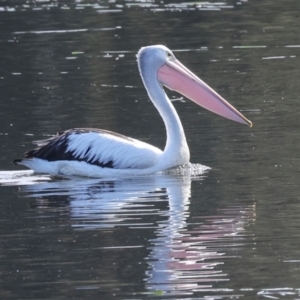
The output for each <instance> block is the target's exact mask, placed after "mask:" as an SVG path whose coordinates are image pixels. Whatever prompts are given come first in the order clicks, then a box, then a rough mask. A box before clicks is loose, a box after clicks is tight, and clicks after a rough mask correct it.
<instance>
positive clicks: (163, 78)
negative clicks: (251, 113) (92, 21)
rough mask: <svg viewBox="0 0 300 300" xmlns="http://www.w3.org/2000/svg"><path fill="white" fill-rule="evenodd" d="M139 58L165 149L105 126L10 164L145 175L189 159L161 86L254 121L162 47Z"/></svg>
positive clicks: (60, 139)
mask: <svg viewBox="0 0 300 300" xmlns="http://www.w3.org/2000/svg"><path fill="white" fill-rule="evenodd" d="M137 58H138V59H137V61H138V66H139V70H140V74H141V77H142V80H143V83H144V85H145V88H146V90H147V92H148V95H149V97H150V99H151V100H152V102H153V104H154V105H155V107H156V108H157V110H158V112H159V113H160V115H161V117H162V119H163V121H164V124H165V127H166V132H167V142H166V146H165V149H164V151H161V150H160V149H158V148H156V147H154V146H152V145H149V144H147V143H144V142H141V141H138V140H135V139H132V138H129V137H126V136H123V135H120V134H117V133H114V132H110V131H107V130H101V129H91V128H88V129H85V128H77V129H71V130H67V131H65V132H62V133H59V134H58V135H56V136H54V137H53V138H50V139H48V140H45V141H40V142H39V143H38V148H36V149H34V150H31V151H28V152H26V153H25V156H24V158H23V159H16V160H14V161H13V162H14V163H15V164H21V165H25V166H27V167H29V168H31V169H33V170H34V171H36V172H42V173H49V174H62V175H79V176H89V177H115V176H128V175H145V174H151V173H155V172H159V171H163V170H166V169H169V168H173V167H176V166H179V165H183V164H186V163H188V162H189V159H190V153H189V148H188V145H187V142H186V138H185V135H184V130H183V127H182V124H181V122H180V119H179V116H178V114H177V112H176V110H175V108H174V106H173V105H172V103H171V101H170V100H169V98H168V97H167V95H166V94H165V91H164V89H163V86H166V87H168V88H169V89H172V90H175V91H178V92H179V93H181V94H182V95H184V96H186V97H187V98H189V99H190V100H192V101H194V102H195V103H197V104H198V105H201V106H203V107H205V108H206V109H208V110H211V111H213V112H215V113H217V114H219V115H222V116H224V117H226V118H228V119H231V120H234V121H237V122H240V123H243V124H248V125H250V126H251V125H252V123H251V122H250V121H249V120H247V119H246V118H245V117H244V116H243V115H242V114H241V113H240V112H238V111H237V110H236V109H235V108H234V107H233V106H232V105H230V104H229V103H228V102H227V101H225V100H224V99H223V98H222V97H221V96H220V95H218V94H217V93H216V92H215V91H214V90H212V89H211V88H210V87H209V86H208V85H206V84H205V83H204V82H203V81H201V80H200V79H199V78H198V77H197V76H196V75H195V74H193V73H192V72H191V71H190V70H188V69H187V68H186V67H184V66H183V65H182V64H181V63H180V62H179V61H178V60H177V59H176V58H175V56H174V54H173V53H172V52H171V51H170V50H169V49H168V48H166V47H165V46H161V45H156V46H149V47H144V48H141V50H140V51H139V53H138V55H137Z"/></svg>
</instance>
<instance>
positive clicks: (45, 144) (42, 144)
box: [13, 128, 131, 168]
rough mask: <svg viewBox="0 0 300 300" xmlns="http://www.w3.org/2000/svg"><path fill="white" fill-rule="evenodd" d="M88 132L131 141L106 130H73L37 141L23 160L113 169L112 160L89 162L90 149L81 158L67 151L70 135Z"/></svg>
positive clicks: (16, 161) (15, 161)
mask: <svg viewBox="0 0 300 300" xmlns="http://www.w3.org/2000/svg"><path fill="white" fill-rule="evenodd" d="M89 132H97V133H102V134H103V133H108V134H112V135H115V136H118V137H120V138H124V139H127V140H131V139H130V138H128V137H126V136H124V135H121V134H118V133H115V132H111V131H108V130H102V129H94V128H75V129H69V130H67V131H63V132H58V133H57V135H56V136H54V137H51V138H49V139H46V140H43V141H38V142H36V143H38V144H39V147H38V148H35V149H33V150H30V151H27V152H26V153H25V154H24V157H25V158H29V159H30V158H40V159H45V160H47V161H57V160H76V161H85V162H87V163H89V164H92V165H96V166H99V167H102V168H114V162H113V161H112V160H110V161H108V162H106V163H102V162H99V161H91V160H88V158H87V157H88V153H89V151H90V150H91V148H90V147H88V149H87V150H86V153H85V155H84V157H83V158H79V157H78V156H75V154H74V152H73V151H68V150H67V149H68V141H69V137H70V135H73V134H82V133H89ZM13 162H14V163H15V164H17V163H18V162H20V160H18V159H16V160H14V161H13Z"/></svg>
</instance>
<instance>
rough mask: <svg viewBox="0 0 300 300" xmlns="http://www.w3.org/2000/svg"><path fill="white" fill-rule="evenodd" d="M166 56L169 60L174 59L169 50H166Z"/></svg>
mask: <svg viewBox="0 0 300 300" xmlns="http://www.w3.org/2000/svg"><path fill="white" fill-rule="evenodd" d="M167 57H168V59H170V60H172V59H174V55H173V53H172V52H170V51H167Z"/></svg>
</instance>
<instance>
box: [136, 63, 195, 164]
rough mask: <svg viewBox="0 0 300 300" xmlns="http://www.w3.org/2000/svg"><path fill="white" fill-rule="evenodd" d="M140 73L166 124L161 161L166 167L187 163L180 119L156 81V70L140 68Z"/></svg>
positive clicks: (187, 152)
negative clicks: (165, 136) (165, 139)
mask: <svg viewBox="0 0 300 300" xmlns="http://www.w3.org/2000/svg"><path fill="white" fill-rule="evenodd" d="M140 73H141V76H142V79H143V82H144V85H145V88H146V90H147V92H148V95H149V97H150V99H151V100H152V102H153V104H154V105H155V107H156V109H157V110H158V112H159V114H160V115H161V117H162V119H163V121H164V123H165V126H166V131H167V142H166V146H165V149H164V152H163V155H162V161H163V162H164V164H166V167H168V168H171V167H174V166H178V165H182V164H186V163H188V162H189V159H190V153H189V148H188V145H187V142H186V138H185V134H184V130H183V127H182V124H181V121H180V119H179V116H178V114H177V112H176V110H175V108H174V106H173V104H172V103H171V101H170V99H169V98H168V96H167V94H166V93H165V91H164V89H163V87H162V85H161V84H160V83H159V82H158V80H157V75H156V71H154V70H153V69H152V68H151V67H150V68H140Z"/></svg>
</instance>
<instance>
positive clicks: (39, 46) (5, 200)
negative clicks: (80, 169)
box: [0, 0, 300, 299]
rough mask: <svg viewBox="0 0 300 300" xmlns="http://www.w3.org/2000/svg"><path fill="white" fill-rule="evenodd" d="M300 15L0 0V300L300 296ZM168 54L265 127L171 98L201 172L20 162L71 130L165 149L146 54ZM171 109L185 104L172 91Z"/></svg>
mask: <svg viewBox="0 0 300 300" xmlns="http://www.w3.org/2000/svg"><path fill="white" fill-rule="evenodd" d="M299 11H300V2H299V1H297V0H286V1H270V0H266V1H254V0H248V1H246V0H242V1H230V0H228V1H224V2H218V1H210V2H186V3H182V2H178V1H174V2H168V1H119V0H118V1H99V2H95V1H94V2H93V1H81V0H78V1H59V2H56V1H47V0H45V1H44V0H41V1H2V2H1V4H0V54H1V59H0V91H1V98H0V125H1V126H0V140H1V143H0V145H1V148H0V169H1V172H0V182H1V187H0V189H1V199H0V207H1V209H0V225H1V226H0V245H1V246H0V298H1V299H228V298H242V299H263V298H268V299H299V298H300V280H299V279H300V221H299V215H300V204H299V203H300V195H299V176H300V172H299V165H300V152H299V145H300V137H299V134H298V133H299V128H300V110H299V101H298V98H299V92H300V84H299V71H298V70H299V69H300V29H299V28H300V27H299V22H300V21H299V17H300V15H299V14H300V13H299ZM158 43H161V44H165V45H167V46H168V47H169V48H170V49H172V50H174V53H175V55H176V56H177V57H178V58H179V59H180V60H181V61H182V62H183V63H184V64H185V65H186V66H188V67H189V68H190V69H191V70H193V71H194V72H195V73H196V74H197V75H199V77H201V78H202V79H203V80H204V81H206V82H207V83H208V84H209V85H210V86H212V87H213V88H214V89H216V90H217V91H218V92H219V93H220V94H221V95H222V96H224V98H225V99H227V100H228V101H230V102H231V103H232V104H233V105H234V106H236V107H237V108H238V109H240V110H241V111H242V112H243V113H244V114H245V115H246V116H247V117H248V118H249V119H250V120H251V121H253V123H254V127H253V128H251V129H249V128H247V127H246V126H243V125H241V124H237V123H234V122H230V121H228V120H225V119H222V118H221V117H219V116H216V115H213V114H212V113H210V112H207V111H204V110H203V109H201V108H200V107H196V106H195V105H194V104H193V103H191V102H189V101H188V102H186V101H185V100H183V101H175V102H174V104H175V106H176V109H177V110H178V112H179V115H180V117H181V119H182V122H183V125H184V128H185V131H186V135H187V139H188V141H189V145H190V150H191V161H192V162H193V163H201V164H203V165H206V166H209V167H211V169H210V170H208V171H206V172H204V173H203V174H200V175H197V176H196V175H189V174H184V175H180V174H165V175H162V174H160V175H153V176H148V177H142V178H130V179H123V180H121V179H120V180H114V181H112V180H110V181H107V180H106V181H105V180H95V179H79V178H72V179H68V180H67V179H62V178H53V177H49V176H46V175H44V176H41V175H36V174H32V173H31V172H30V171H26V172H23V171H21V170H22V168H20V167H16V166H14V165H12V164H11V163H10V161H11V160H12V159H14V158H18V157H20V156H21V155H22V153H23V152H24V151H25V150H28V149H30V148H32V144H31V143H32V141H34V140H39V139H42V138H44V137H45V136H50V135H52V134H53V133H55V132H57V131H60V130H65V129H68V128H72V127H98V128H106V129H109V130H112V131H117V132H120V133H122V134H125V135H129V136H132V137H134V138H138V139H141V140H143V141H146V142H149V143H151V144H153V145H155V146H158V147H160V148H163V147H164V143H165V129H164V126H163V123H162V120H161V119H160V117H159V115H158V114H157V112H156V111H155V109H154V107H153V106H152V103H151V102H150V101H149V100H148V97H147V95H146V92H145V89H144V87H143V85H142V81H141V79H140V77H139V74H138V69H137V65H136V58H135V54H136V52H137V51H138V49H139V48H140V47H141V46H145V45H149V44H158ZM168 94H169V95H170V97H174V98H178V95H176V94H174V93H169V92H168Z"/></svg>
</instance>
